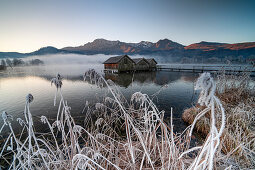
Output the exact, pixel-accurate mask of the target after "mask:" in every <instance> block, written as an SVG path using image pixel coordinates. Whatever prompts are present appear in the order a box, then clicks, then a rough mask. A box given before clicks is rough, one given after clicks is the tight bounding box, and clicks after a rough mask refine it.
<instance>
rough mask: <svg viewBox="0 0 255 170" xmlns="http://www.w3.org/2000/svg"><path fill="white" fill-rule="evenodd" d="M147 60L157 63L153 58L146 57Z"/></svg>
mask: <svg viewBox="0 0 255 170" xmlns="http://www.w3.org/2000/svg"><path fill="white" fill-rule="evenodd" d="M146 60H147V61H148V62H151V61H154V62H155V63H156V64H158V63H157V61H156V60H155V59H154V58H148V59H146Z"/></svg>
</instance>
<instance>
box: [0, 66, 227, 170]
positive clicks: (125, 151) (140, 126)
mask: <svg viewBox="0 0 255 170" xmlns="http://www.w3.org/2000/svg"><path fill="white" fill-rule="evenodd" d="M84 80H85V81H90V82H91V83H94V84H96V85H97V86H98V87H106V88H107V89H108V93H107V94H106V95H105V96H102V97H103V100H102V101H99V102H98V103H96V104H95V105H94V106H91V105H90V104H89V102H86V103H85V106H84V109H83V112H84V114H85V119H84V123H83V125H81V124H79V125H78V124H77V123H76V121H75V120H74V118H73V117H72V115H71V108H70V106H68V104H67V101H66V100H65V99H64V96H63V95H62V92H61V87H62V78H61V76H60V75H59V74H58V75H57V76H56V78H53V79H52V81H51V83H52V84H54V85H55V86H56V89H57V91H56V97H59V98H60V102H59V104H58V112H57V113H56V114H57V118H56V120H55V121H53V122H51V121H49V120H48V119H47V117H45V116H42V117H41V121H42V123H44V124H46V125H47V126H48V128H49V132H48V133H45V134H41V133H40V134H39V133H36V132H35V131H34V129H35V128H34V124H33V116H32V113H31V112H30V110H29V107H30V105H31V104H32V101H33V96H32V95H31V94H29V95H28V96H27V98H26V105H25V109H24V119H20V118H19V119H17V121H18V122H19V123H20V126H21V128H22V129H23V131H22V133H21V134H20V135H19V138H18V137H17V134H15V133H14V131H13V130H12V125H11V123H12V122H13V123H15V122H14V121H12V120H11V116H10V115H8V114H7V113H6V112H3V113H2V117H3V119H4V124H3V125H2V128H1V131H2V129H3V128H8V129H9V130H10V134H9V136H8V137H7V138H6V140H5V141H4V143H3V144H2V148H1V153H0V157H1V166H5V167H6V168H9V169H146V168H148V169H213V168H214V167H215V166H216V161H217V160H218V155H219V154H218V147H219V144H220V137H221V135H222V133H223V130H224V127H225V112H224V109H223V107H222V104H221V102H220V100H219V99H218V97H216V96H215V90H216V85H215V82H214V81H213V79H212V78H211V76H210V74H209V73H204V74H202V75H201V77H200V78H199V79H198V81H197V84H196V87H197V89H200V90H201V96H200V98H199V103H200V104H201V105H204V107H205V109H204V110H203V111H202V112H201V113H199V115H198V116H197V117H196V120H199V119H200V117H202V116H203V115H204V114H205V113H206V112H210V115H211V120H212V121H211V122H210V132H209V134H208V136H207V138H206V140H205V142H204V144H203V145H201V146H195V147H191V146H190V141H191V135H192V131H193V128H194V124H195V123H196V121H195V122H194V124H192V125H191V126H189V127H188V128H187V129H186V130H185V131H184V132H183V133H181V134H175V133H174V132H173V123H172V111H171V119H170V123H169V125H168V124H167V123H166V122H165V121H164V111H160V110H158V108H157V106H156V105H155V104H154V103H153V102H152V100H151V99H150V98H149V96H148V95H146V94H143V93H141V92H136V93H134V94H133V95H132V96H131V99H130V101H129V102H128V100H126V99H125V97H124V96H123V95H122V93H121V92H120V90H119V88H118V86H116V85H115V84H114V83H113V82H112V81H111V80H107V81H106V80H105V79H104V78H103V77H102V76H101V75H99V74H98V73H96V72H95V71H94V70H89V71H87V72H85V74H84ZM56 97H55V99H54V105H56V104H57V103H56ZM219 118H220V119H219ZM218 121H219V122H220V123H219V122H218ZM218 123H219V124H220V127H219V128H218V127H217V124H218Z"/></svg>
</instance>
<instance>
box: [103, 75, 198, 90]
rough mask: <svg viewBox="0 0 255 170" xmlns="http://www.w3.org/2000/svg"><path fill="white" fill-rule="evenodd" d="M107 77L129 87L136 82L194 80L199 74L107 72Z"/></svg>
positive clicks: (163, 82)
mask: <svg viewBox="0 0 255 170" xmlns="http://www.w3.org/2000/svg"><path fill="white" fill-rule="evenodd" d="M105 78H106V79H111V80H112V81H113V82H114V83H116V84H118V85H119V86H121V87H126V88H127V87H128V86H130V85H131V84H132V83H133V82H134V83H141V84H143V83H153V84H156V85H165V84H169V83H170V82H174V81H176V80H179V79H180V80H182V81H185V82H194V81H195V80H196V78H197V74H190V73H176V72H163V71H155V72H138V73H119V74H115V73H105Z"/></svg>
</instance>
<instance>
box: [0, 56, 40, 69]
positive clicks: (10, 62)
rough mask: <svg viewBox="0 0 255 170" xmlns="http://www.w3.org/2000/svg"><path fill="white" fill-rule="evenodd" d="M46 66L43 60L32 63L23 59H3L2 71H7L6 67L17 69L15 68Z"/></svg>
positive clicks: (34, 60) (0, 67)
mask: <svg viewBox="0 0 255 170" xmlns="http://www.w3.org/2000/svg"><path fill="white" fill-rule="evenodd" d="M41 64H44V62H43V61H42V60H39V59H32V60H30V61H27V62H25V61H23V60H22V59H18V58H14V59H8V58H7V59H2V60H1V64H0V70H2V69H6V67H15V66H27V65H41Z"/></svg>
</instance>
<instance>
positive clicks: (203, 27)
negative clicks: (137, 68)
mask: <svg viewBox="0 0 255 170" xmlns="http://www.w3.org/2000/svg"><path fill="white" fill-rule="evenodd" d="M0 23H1V24H0V51H18V52H31V51H34V50H37V49H38V48H40V47H43V46H49V45H50V46H55V47H57V48H62V47H65V46H78V45H82V44H85V43H87V42H89V41H93V40H94V39H96V38H105V39H109V40H120V41H125V42H139V41H142V40H147V41H152V42H156V41H158V40H159V39H163V38H168V39H171V40H173V41H176V42H178V43H181V44H183V45H189V44H191V43H195V42H200V41H217V42H226V43H236V42H250V41H255V31H254V30H255V1H254V0H239V1H237V0H225V1H224V0H128V1H124V0H74V1H71V0H69V1H67V0H55V1H52V0H42V1H37V0H22V1H21V0H0Z"/></svg>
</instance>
